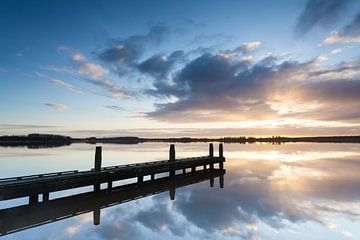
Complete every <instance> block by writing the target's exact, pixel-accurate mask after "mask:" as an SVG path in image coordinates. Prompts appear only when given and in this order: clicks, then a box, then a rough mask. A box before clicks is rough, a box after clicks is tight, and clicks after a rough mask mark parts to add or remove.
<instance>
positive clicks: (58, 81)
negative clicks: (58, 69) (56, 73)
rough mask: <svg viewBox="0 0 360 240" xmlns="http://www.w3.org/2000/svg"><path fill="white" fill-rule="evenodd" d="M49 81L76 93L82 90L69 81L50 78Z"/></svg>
mask: <svg viewBox="0 0 360 240" xmlns="http://www.w3.org/2000/svg"><path fill="white" fill-rule="evenodd" d="M50 81H51V82H52V83H53V84H54V85H56V86H59V87H62V88H65V89H68V90H70V91H73V92H76V93H82V91H81V90H80V89H79V88H77V87H75V86H74V85H71V84H69V83H66V82H64V81H61V80H58V79H51V80H50Z"/></svg>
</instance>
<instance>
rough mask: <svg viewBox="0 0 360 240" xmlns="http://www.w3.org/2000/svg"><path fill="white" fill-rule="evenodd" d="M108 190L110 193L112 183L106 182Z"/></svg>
mask: <svg viewBox="0 0 360 240" xmlns="http://www.w3.org/2000/svg"><path fill="white" fill-rule="evenodd" d="M107 185H108V190H109V191H111V190H112V181H108V184H107Z"/></svg>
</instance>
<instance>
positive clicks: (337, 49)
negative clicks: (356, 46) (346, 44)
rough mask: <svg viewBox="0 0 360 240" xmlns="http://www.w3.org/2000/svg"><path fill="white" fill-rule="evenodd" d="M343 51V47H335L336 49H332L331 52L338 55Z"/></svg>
mask: <svg viewBox="0 0 360 240" xmlns="http://www.w3.org/2000/svg"><path fill="white" fill-rule="evenodd" d="M341 52H342V49H341V48H336V49H334V50H332V51H331V54H332V55H336V54H339V53H341Z"/></svg>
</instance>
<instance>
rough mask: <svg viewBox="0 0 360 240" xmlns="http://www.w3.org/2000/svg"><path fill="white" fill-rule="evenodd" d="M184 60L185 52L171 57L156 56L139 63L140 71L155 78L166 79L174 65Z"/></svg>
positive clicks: (179, 52) (175, 53)
mask: <svg viewBox="0 0 360 240" xmlns="http://www.w3.org/2000/svg"><path fill="white" fill-rule="evenodd" d="M182 58H184V52H183V51H174V52H172V53H171V54H170V55H169V56H165V55H162V54H156V55H154V56H152V57H150V58H148V59H146V60H145V61H143V62H141V63H139V64H138V69H139V70H140V72H142V73H147V74H149V75H151V76H153V77H155V78H166V77H167V75H168V74H169V71H170V70H171V67H172V66H173V65H174V63H175V62H176V61H178V60H180V59H182Z"/></svg>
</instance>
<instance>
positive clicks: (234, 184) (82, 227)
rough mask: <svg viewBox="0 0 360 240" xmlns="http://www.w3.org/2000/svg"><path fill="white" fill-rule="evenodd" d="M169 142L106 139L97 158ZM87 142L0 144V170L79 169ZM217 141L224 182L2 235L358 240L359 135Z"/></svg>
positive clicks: (180, 153)
mask: <svg viewBox="0 0 360 240" xmlns="http://www.w3.org/2000/svg"><path fill="white" fill-rule="evenodd" d="M215 146H216V147H215V150H217V145H215ZM168 147H169V146H168V144H165V143H145V144H137V145H112V144H106V145H103V166H110V165H119V164H126V163H134V162H146V161H152V160H164V159H167V157H168ZM94 149H95V146H94V145H86V144H73V145H71V146H66V147H61V148H51V149H26V148H0V162H1V169H0V178H3V177H11V176H15V175H16V176H17V175H28V174H35V173H41V172H53V171H63V170H74V169H78V170H87V169H90V168H92V167H93V164H94V163H93V158H94ZM224 150H225V152H224V155H225V157H226V163H225V169H226V175H225V187H224V188H223V189H220V187H219V182H218V181H215V186H214V188H210V186H209V182H208V181H205V182H201V183H197V184H194V185H188V186H186V187H183V188H179V189H176V198H175V200H174V201H171V200H170V199H169V193H167V192H164V193H160V194H157V195H153V196H148V197H145V198H142V199H138V200H134V201H130V202H126V203H123V204H120V205H116V206H112V207H109V208H106V209H103V210H102V211H101V224H100V225H98V226H95V225H94V224H93V214H92V213H86V214H82V215H79V216H76V217H73V218H69V219H64V220H61V221H58V222H54V223H50V224H46V225H43V226H39V227H35V228H31V229H27V230H24V231H20V232H17V233H13V234H10V235H6V236H4V237H2V239H17V240H18V239H19V240H21V239H26V240H27V239H52V240H53V239H94V240H95V239H253V240H255V239H360V237H359V236H360V174H359V172H360V151H359V150H360V144H324V143H323V144H314V143H304V144H302V143H296V144H285V145H271V144H246V145H245V144H226V145H225V146H224ZM207 152H208V145H207V144H205V143H204V144H202V143H196V144H193V143H189V144H181V143H179V144H176V157H186V156H198V155H206V154H207ZM215 155H217V154H215ZM74 191H75V192H76V191H77V190H74ZM65 194H69V193H68V192H66V193H64V192H59V193H53V194H51V195H50V197H51V198H54V197H59V196H63V195H65ZM26 201H27V199H18V200H15V201H14V200H12V201H3V202H0V207H1V208H7V207H10V206H14V205H18V204H23V203H26ZM24 217H25V218H26V216H24ZM0 221H6V220H4V219H1V220H0Z"/></svg>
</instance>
